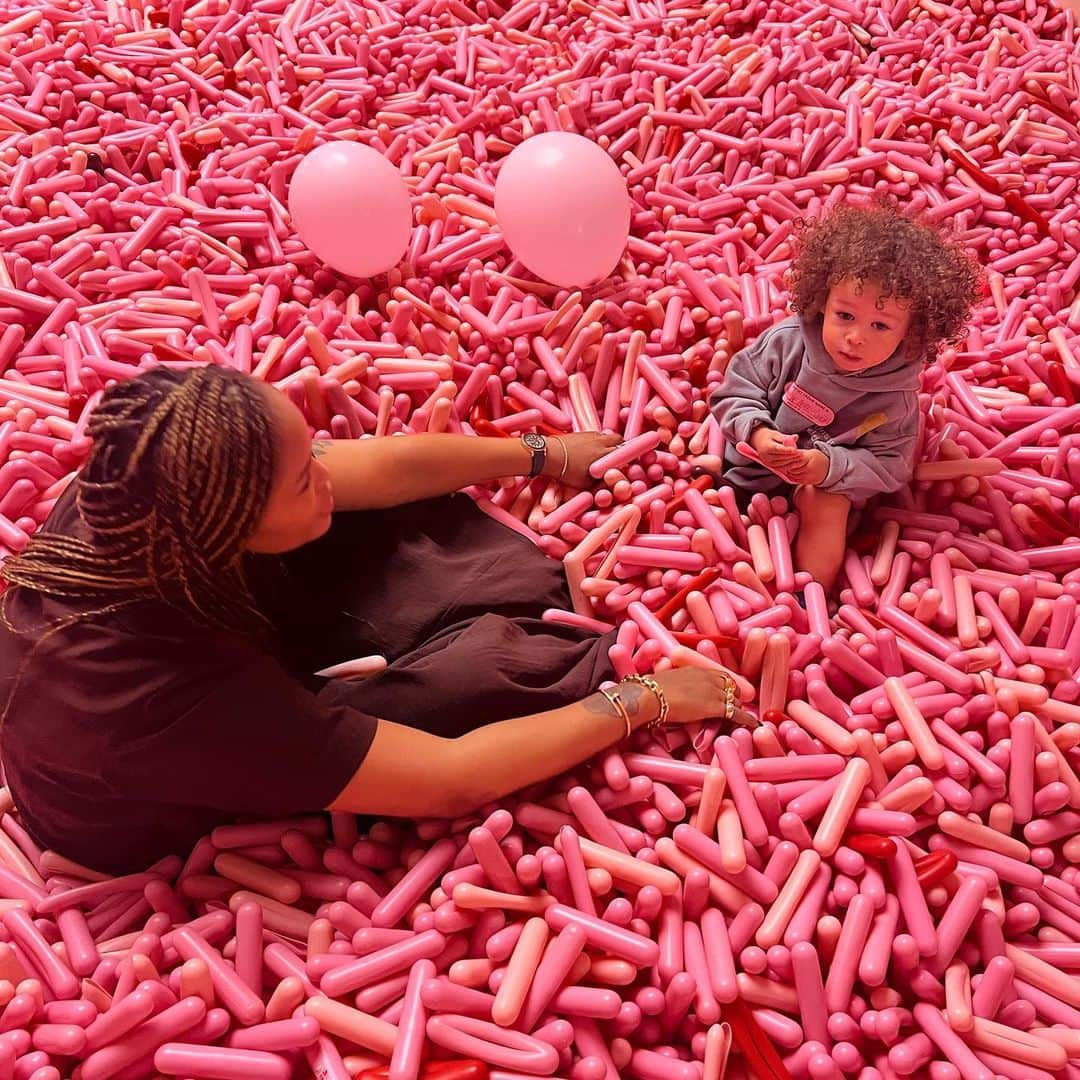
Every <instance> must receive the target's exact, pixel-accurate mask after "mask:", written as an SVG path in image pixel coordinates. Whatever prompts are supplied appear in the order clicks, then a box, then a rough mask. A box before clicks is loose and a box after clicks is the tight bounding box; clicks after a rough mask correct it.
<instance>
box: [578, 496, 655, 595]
mask: <svg viewBox="0 0 1080 1080" xmlns="http://www.w3.org/2000/svg"><path fill="white" fill-rule="evenodd" d="M640 520H641V510H640V508H638V507H637V506H635V505H634V504H633V503H631V504H629V505H627V506H621V507H619V509H618V510H616V511H614V513H612V514H611V516H610V517H608V518H607V520H606V521H604V523H603V524H602V525H598V526H597V527H596V528H594V529H592V530H591V531H590V533H589V534H588V536H586V537H585V539H584V540H582V541H581V542H580V543H579V544H578V545H577V547H575V548H574V549H573V550H571V551H570V552H568V553H567V554H566V555H565V556H564V558H563V567H564V568H565V570H566V582H567V585H568V586H569V588H570V597H571V599H572V600H573V604H574V610H575V611H576V612H577V613H578V614H579V615H589V616H591V615H592V614H593V607H592V605H591V604H590V602H589V599H588V597H586V596H585V594H584V593H583V592H582V591H581V583H582V582H583V581H584V580H585V560H586V559H588V558H589V557H590V556H591V555H593V554H595V553H596V552H597V551H599V550H600V548H601V547H603V545H604V544H605V543H606V541H607V539H608V537H610V536H611V535H613V534H614V533H616V532H617V533H618V534H619V535H618V537H617V539H616V540H615V542H614V543H613V544H612V546H611V550H610V551H609V552H608V553H607V555H606V556H605V557H604V560H603V562H602V563H601V564H600V566H599V567H598V568H597V570H596V572H595V573H593V574H591V575H590V576H591V577H592V578H594V579H595V580H601V581H602V580H605V579H607V577H608V576H609V575H610V574H611V570H612V567H614V565H615V563H616V562H617V561H618V551H619V548H620V547H622V545H624V544H626V543H628V542H629V540H630V538H631V537H632V536H633V534H634V532H635V530H636V529H637V526H638V522H639V521H640Z"/></svg>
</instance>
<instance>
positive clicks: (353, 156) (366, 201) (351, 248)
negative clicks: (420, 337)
mask: <svg viewBox="0 0 1080 1080" xmlns="http://www.w3.org/2000/svg"><path fill="white" fill-rule="evenodd" d="M289 212H290V213H291V214H292V219H293V224H294V225H295V226H296V231H297V232H298V233H299V234H300V236H301V238H302V239H303V241H304V243H305V244H307V245H308V247H310V248H311V250H312V251H314V252H315V254H316V255H318V256H319V258H320V259H322V261H323V262H324V263H327V264H328V265H329V266H332V267H333V268H334V269H335V270H340V271H341V272H342V273H343V274H351V275H352V276H353V277H372V276H373V275H375V274H381V273H383V272H384V271H386V270H389V269H390V268H391V267H392V266H394V265H396V264H397V263H398V261H399V260H400V259H401V256H402V255H403V254H404V252H405V248H406V246H407V245H408V243H409V230H410V227H411V225H412V210H411V208H410V206H409V191H408V189H407V188H406V187H405V182H404V181H403V180H402V178H401V174H400V173H399V172H398V171H397V169H395V168H394V166H393V165H391V164H390V162H389V161H387V160H386V158H384V157H383V156H382V154H380V153H379V152H378V151H377V150H372V148H371V147H370V146H362V145H361V144H360V143H355V142H331V143H325V144H324V145H323V146H319V147H316V149H314V150H312V151H311V153H310V154H308V155H307V156H306V157H305V158H304V160H303V161H301V162H300V165H299V167H298V168H297V170H296V172H295V174H294V175H293V179H292V184H291V186H290V188H289Z"/></svg>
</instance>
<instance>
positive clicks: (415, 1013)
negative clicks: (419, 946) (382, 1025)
mask: <svg viewBox="0 0 1080 1080" xmlns="http://www.w3.org/2000/svg"><path fill="white" fill-rule="evenodd" d="M434 975H435V965H434V964H433V963H432V962H431V961H430V960H419V961H417V963H416V964H414V965H413V967H412V970H411V971H410V972H409V982H408V986H407V988H406V990H405V1001H404V1006H403V1009H402V1014H401V1019H400V1021H399V1022H398V1037H397V1040H396V1041H395V1043H394V1052H393V1054H392V1055H391V1057H390V1076H391V1077H392V1078H393V1080H415V1077H416V1076H417V1074H418V1072H419V1069H420V1059H421V1055H422V1054H423V1051H424V1036H425V1031H426V1024H427V1011H426V1009H425V1007H424V1002H423V999H422V997H421V991H422V989H423V987H424V985H425V983H426V982H427V981H428V980H429V979H431V978H433V977H434Z"/></svg>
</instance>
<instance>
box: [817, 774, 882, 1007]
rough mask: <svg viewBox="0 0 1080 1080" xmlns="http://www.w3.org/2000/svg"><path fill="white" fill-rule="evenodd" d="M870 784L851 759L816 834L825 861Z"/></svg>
mask: <svg viewBox="0 0 1080 1080" xmlns="http://www.w3.org/2000/svg"><path fill="white" fill-rule="evenodd" d="M869 782H870V766H869V765H868V764H867V763H866V761H864V760H863V758H861V757H857V758H852V759H851V761H849V762H848V765H847V768H845V769H844V772H843V774H842V775H841V778H840V783H839V784H838V785H837V787H836V790H835V791H834V792H833V794H832V798H831V799H829V805H828V806H827V807H826V808H825V813H824V814H823V815H822V817H821V822H820V823H819V825H818V829H817V832H816V833H815V834H814V850H815V851H817V852H818V854H819V855H821V857H822V858H823V859H828V858H831V857H832V856H833V855H834V854H835V853H836V849H837V848H838V847H839V846H840V841H841V840H842V839H843V838H844V832H845V831H846V829H847V827H848V823H849V822H850V821H851V817H852V815H853V814H854V813H855V808H856V807H857V806H858V804H859V800H860V799H861V798H862V794H863V791H864V789H865V788H866V785H867V784H868V783H869ZM845 1004H846V1003H845ZM834 1011H836V1012H839V1011H841V1009H840V1007H837V1008H836V1009H835V1010H834Z"/></svg>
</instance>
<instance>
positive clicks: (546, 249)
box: [495, 131, 630, 287]
mask: <svg viewBox="0 0 1080 1080" xmlns="http://www.w3.org/2000/svg"><path fill="white" fill-rule="evenodd" d="M495 216H496V218H497V219H498V222H499V227H500V228H501V229H502V233H503V236H504V237H505V238H506V243H507V244H508V245H509V247H510V250H511V251H512V252H513V253H514V255H515V256H516V257H517V258H518V259H520V260H521V261H522V262H523V263H524V264H525V265H526V266H527V267H528V268H529V269H530V270H531V271H532V272H533V273H534V274H536V275H537V277H540V278H543V279H544V280H545V281H550V282H552V283H553V284H555V285H563V286H566V287H570V286H575V285H591V284H592V283H593V282H596V281H599V280H601V278H605V277H607V276H608V274H610V273H611V271H612V270H614V269H615V266H616V264H617V263H618V261H619V258H620V257H621V256H622V253H623V249H624V248H625V247H626V240H627V237H628V236H629V234H630V195H629V192H627V190H626V181H625V180H624V179H623V177H622V174H621V173H620V172H619V167H618V166H617V165H616V164H615V162H614V161H612V160H611V157H610V156H609V155H608V153H607V152H606V151H605V150H603V149H601V148H600V147H599V146H597V145H596V143H594V142H592V141H591V140H589V139H586V138H585V137H584V136H582V135H574V134H572V133H571V132H567V131H553V132H548V133H546V134H543V135H534V136H533V137H532V138H531V139H526V140H525V142H523V143H522V144H521V145H520V146H518V147H516V148H515V149H514V150H513V152H512V153H511V154H510V156H509V157H508V158H507V159H506V160H505V161H504V162H503V164H502V168H501V169H500V170H499V175H498V178H497V179H496V181H495Z"/></svg>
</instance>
